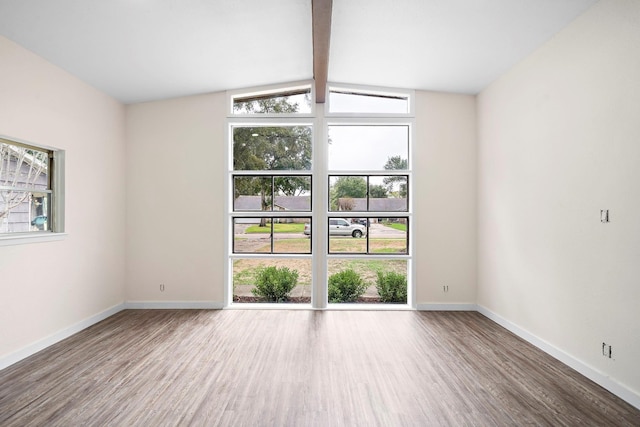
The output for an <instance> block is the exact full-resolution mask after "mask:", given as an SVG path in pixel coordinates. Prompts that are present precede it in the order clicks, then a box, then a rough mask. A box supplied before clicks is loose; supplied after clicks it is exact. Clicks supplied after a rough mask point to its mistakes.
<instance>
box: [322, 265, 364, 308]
mask: <svg viewBox="0 0 640 427" xmlns="http://www.w3.org/2000/svg"><path fill="white" fill-rule="evenodd" d="M367 287H368V285H367V284H366V283H365V282H364V280H362V277H360V275H359V274H358V273H356V272H355V271H353V270H352V269H347V270H343V271H340V272H338V273H335V274H332V275H331V276H329V289H328V292H329V302H331V303H335V302H354V301H355V300H357V299H358V298H359V297H360V296H362V294H364V292H365V291H366V290H367Z"/></svg>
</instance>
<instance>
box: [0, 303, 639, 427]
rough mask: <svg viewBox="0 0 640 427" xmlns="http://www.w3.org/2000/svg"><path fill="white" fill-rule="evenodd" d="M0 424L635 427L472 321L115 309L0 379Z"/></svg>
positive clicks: (544, 359) (524, 348) (567, 375)
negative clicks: (535, 426)
mask: <svg viewBox="0 0 640 427" xmlns="http://www.w3.org/2000/svg"><path fill="white" fill-rule="evenodd" d="M0 425H1V426H78V425H91V426H94V425H95V426H163V425H168V426H174V425H194V426H213V425H221V426H227V425H246V426H262V425H264V426H288V425H292V426H314V425H315V426H341V425H344V426H376V425H385V426H412V425H416V426H417V425H420V426H438V425H447V426H449V425H452V426H522V425H541V426H640V411H639V410H637V409H635V408H634V407H632V406H631V405H629V404H627V403H625V402H624V401H622V400H621V399H619V398H617V397H616V396H614V395H612V394H610V393H609V392H607V391H606V390H604V389H602V388H601V387H599V386H598V385H596V384H594V383H592V382H591V381H589V380H588V379H586V378H584V377H583V376H581V375H579V374H578V373H576V372H575V371H573V370H571V369H570V368H568V367H566V366H565V365H563V364H561V363H560V362H558V361H556V360H555V359H553V358H551V357H550V356H548V355H546V354H545V353H543V352H541V351H540V350H538V349H536V348H535V347H533V346H531V345H530V344H528V343H526V342H524V341H522V340H521V339H519V338H517V337H515V336H514V335H512V334H511V333H510V332H508V331H506V330H505V329H503V328H501V327H500V326H498V325H496V324H495V323H493V322H491V321H490V320H488V319H486V318H485V317H483V316H482V315H480V314H478V313H471V312H468V313H467V312H464V313H463V312H403V311H399V312H386V311H385V312H379V311H378V312H374V311H301V310H291V311H268V310H264V311H257V310H220V311H207V310H147V311H144V310H127V311H123V312H120V313H118V314H117V315H115V316H113V317H111V318H109V319H107V320H105V321H103V322H101V323H99V324H97V325H94V326H92V327H91V328H89V329H86V330H84V331H82V332H80V333H78V334H76V335H74V336H73V337H71V338H69V339H67V340H65V341H63V342H60V343H58V344H56V345H54V346H52V347H50V348H48V349H46V350H44V351H42V352H40V353H38V354H36V355H34V356H32V357H30V358H28V359H25V360H23V361H21V362H19V363H17V364H15V365H13V366H11V367H9V368H7V369H5V370H3V371H0Z"/></svg>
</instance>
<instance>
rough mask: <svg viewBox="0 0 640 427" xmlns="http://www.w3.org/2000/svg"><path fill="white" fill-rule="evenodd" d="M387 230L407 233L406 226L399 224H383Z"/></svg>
mask: <svg viewBox="0 0 640 427" xmlns="http://www.w3.org/2000/svg"><path fill="white" fill-rule="evenodd" d="M384 225H386V226H387V227H389V228H393V229H395V230H400V231H407V224H400V223H397V222H386V223H384Z"/></svg>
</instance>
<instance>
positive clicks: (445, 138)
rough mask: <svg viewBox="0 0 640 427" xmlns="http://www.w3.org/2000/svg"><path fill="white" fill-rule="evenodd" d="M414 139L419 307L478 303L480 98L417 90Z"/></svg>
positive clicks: (417, 294) (415, 239)
mask: <svg viewBox="0 0 640 427" xmlns="http://www.w3.org/2000/svg"><path fill="white" fill-rule="evenodd" d="M415 137H416V140H415V143H414V146H413V150H414V151H413V167H414V170H415V173H414V183H413V196H414V197H413V202H414V212H415V224H414V236H412V238H413V239H414V248H415V257H414V262H415V263H416V269H415V270H416V278H417V280H416V282H417V287H416V300H417V303H418V304H419V305H422V304H475V301H476V247H477V241H476V177H477V173H476V99H475V97H474V96H467V95H452V94H443V93H433V92H421V91H417V92H416V136H415ZM443 286H448V287H449V288H448V289H449V291H448V292H444V290H443Z"/></svg>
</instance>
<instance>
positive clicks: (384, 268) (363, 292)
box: [327, 258, 407, 304]
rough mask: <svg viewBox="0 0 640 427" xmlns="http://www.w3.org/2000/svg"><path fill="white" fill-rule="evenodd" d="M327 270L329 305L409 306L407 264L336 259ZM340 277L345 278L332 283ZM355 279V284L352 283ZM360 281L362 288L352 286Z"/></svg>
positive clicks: (404, 262) (396, 261) (373, 260)
mask: <svg viewBox="0 0 640 427" xmlns="http://www.w3.org/2000/svg"><path fill="white" fill-rule="evenodd" d="M327 269H328V271H327V273H328V277H329V289H328V296H329V302H330V303H382V302H386V303H396V304H398V303H399V304H406V303H407V286H406V278H407V261H406V260H388V259H373V258H369V259H361V258H360V259H346V258H343V259H340V258H338V259H335V258H334V259H330V260H329V261H328V263H327ZM345 271H352V272H353V273H344V272H345ZM341 273H342V275H343V276H342V277H340V276H338V277H337V278H334V279H332V276H334V275H336V274H341ZM380 275H382V277H381V276H380ZM353 278H355V280H350V279H353ZM358 278H359V279H361V280H362V282H361V283H362V285H360V286H350V285H353V282H357V279H358ZM337 279H342V280H337ZM345 279H346V280H345ZM381 284H382V286H380V285H381ZM376 285H378V286H376ZM345 288H346V289H345ZM354 288H358V289H356V292H352V291H351V289H354ZM378 288H380V290H378Z"/></svg>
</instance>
